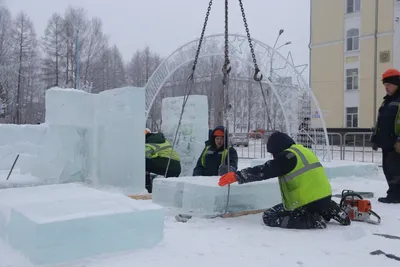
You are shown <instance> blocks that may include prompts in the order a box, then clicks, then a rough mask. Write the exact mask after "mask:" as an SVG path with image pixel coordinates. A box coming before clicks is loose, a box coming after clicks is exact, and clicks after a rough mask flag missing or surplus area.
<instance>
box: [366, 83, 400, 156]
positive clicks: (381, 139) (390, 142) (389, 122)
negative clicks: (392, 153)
mask: <svg viewBox="0 0 400 267" xmlns="http://www.w3.org/2000/svg"><path fill="white" fill-rule="evenodd" d="M383 99H384V100H383V103H382V105H381V107H380V108H379V111H378V120H377V123H376V126H375V129H374V133H373V135H372V137H371V142H372V143H374V144H376V145H377V146H378V147H380V148H382V149H393V146H394V144H395V143H396V141H400V136H396V134H395V132H394V129H395V120H396V115H397V112H398V111H399V110H398V109H399V102H400V90H397V92H396V93H395V94H394V95H392V96H388V95H386V96H385V97H384V98H383Z"/></svg>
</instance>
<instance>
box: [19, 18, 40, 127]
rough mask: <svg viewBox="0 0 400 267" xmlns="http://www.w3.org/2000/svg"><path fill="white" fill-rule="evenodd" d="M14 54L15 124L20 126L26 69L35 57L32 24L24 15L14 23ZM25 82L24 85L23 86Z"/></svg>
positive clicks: (35, 41) (35, 45) (34, 39)
mask: <svg viewBox="0 0 400 267" xmlns="http://www.w3.org/2000/svg"><path fill="white" fill-rule="evenodd" d="M14 25H15V27H14V29H13V30H14V31H13V40H14V54H15V60H16V63H17V64H18V70H17V72H18V78H17V91H16V105H15V108H16V117H15V123H17V124H21V123H22V120H21V111H22V109H25V106H24V105H23V102H22V101H23V98H24V97H25V95H24V89H26V88H24V86H25V85H26V84H27V83H28V82H29V77H27V76H26V74H27V73H28V67H29V66H30V65H31V64H30V61H31V60H33V59H34V58H35V56H36V52H37V51H36V47H37V40H36V33H35V30H34V28H33V24H32V22H31V20H30V19H29V17H28V15H26V14H25V13H19V14H18V15H17V17H16V18H15V21H14ZM24 82H25V84H24Z"/></svg>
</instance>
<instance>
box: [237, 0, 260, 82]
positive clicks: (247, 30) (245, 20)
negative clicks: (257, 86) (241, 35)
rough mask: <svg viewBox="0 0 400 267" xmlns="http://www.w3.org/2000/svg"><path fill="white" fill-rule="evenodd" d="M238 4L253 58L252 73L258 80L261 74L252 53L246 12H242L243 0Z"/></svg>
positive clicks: (252, 48)
mask: <svg viewBox="0 0 400 267" xmlns="http://www.w3.org/2000/svg"><path fill="white" fill-rule="evenodd" d="M239 5H240V9H241V11H242V17H243V22H244V27H245V29H246V33H247V39H248V41H249V47H250V51H251V57H252V58H253V63H254V69H255V73H254V80H255V81H257V82H259V81H261V80H262V78H263V75H262V74H260V69H259V68H258V64H257V60H256V55H255V53H254V47H253V43H252V41H251V36H250V31H249V26H248V24H247V19H246V14H245V12H244V7H243V2H242V0H239Z"/></svg>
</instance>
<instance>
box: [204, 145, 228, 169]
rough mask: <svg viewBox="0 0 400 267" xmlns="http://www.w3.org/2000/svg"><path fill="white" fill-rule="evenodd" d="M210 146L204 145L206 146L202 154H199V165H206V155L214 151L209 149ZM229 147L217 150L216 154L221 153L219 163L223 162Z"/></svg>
mask: <svg viewBox="0 0 400 267" xmlns="http://www.w3.org/2000/svg"><path fill="white" fill-rule="evenodd" d="M209 149H210V146H206V148H205V149H204V151H203V154H201V165H203V167H204V168H205V167H206V155H208V154H214V152H215V151H209ZM229 149H230V147H228V148H227V149H224V150H223V151H220V152H218V154H222V156H221V165H223V164H225V159H226V157H227V156H228V153H229Z"/></svg>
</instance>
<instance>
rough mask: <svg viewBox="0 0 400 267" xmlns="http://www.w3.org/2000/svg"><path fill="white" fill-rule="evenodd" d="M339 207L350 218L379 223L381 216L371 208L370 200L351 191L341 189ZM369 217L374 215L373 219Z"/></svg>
mask: <svg viewBox="0 0 400 267" xmlns="http://www.w3.org/2000/svg"><path fill="white" fill-rule="evenodd" d="M340 207H341V208H342V209H343V210H344V211H345V212H346V213H347V214H348V215H349V217H350V220H352V221H360V222H367V223H372V224H379V223H380V222H381V217H380V216H379V215H378V214H376V212H374V211H373V210H372V207H371V201H369V200H368V199H363V197H362V196H361V195H360V194H358V193H356V192H354V191H352V190H343V191H342V199H341V200H340ZM371 217H375V219H376V220H373V219H372V218H371Z"/></svg>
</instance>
